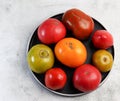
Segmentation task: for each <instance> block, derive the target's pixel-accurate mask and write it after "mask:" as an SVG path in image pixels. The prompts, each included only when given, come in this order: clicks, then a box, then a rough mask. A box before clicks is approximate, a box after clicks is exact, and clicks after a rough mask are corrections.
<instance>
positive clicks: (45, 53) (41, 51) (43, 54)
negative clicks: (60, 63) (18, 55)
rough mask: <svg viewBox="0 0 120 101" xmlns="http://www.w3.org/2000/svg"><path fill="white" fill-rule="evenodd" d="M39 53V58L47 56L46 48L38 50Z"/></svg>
mask: <svg viewBox="0 0 120 101" xmlns="http://www.w3.org/2000/svg"><path fill="white" fill-rule="evenodd" d="M39 55H40V57H41V58H46V57H48V56H49V54H48V51H46V50H40V52H39Z"/></svg>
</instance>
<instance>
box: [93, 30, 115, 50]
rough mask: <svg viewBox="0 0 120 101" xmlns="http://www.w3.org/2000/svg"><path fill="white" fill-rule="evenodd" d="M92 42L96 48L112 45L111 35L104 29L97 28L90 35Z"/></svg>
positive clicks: (105, 47)
mask: <svg viewBox="0 0 120 101" xmlns="http://www.w3.org/2000/svg"><path fill="white" fill-rule="evenodd" d="M92 42H93V44H94V46H95V47H96V48H99V49H107V48H109V47H111V46H112V45H113V37H112V35H111V34H110V33H109V32H108V31H106V30H97V31H96V32H95V33H94V34H93V36H92Z"/></svg>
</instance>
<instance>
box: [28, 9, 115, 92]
mask: <svg viewBox="0 0 120 101" xmlns="http://www.w3.org/2000/svg"><path fill="white" fill-rule="evenodd" d="M93 29H94V21H93V19H92V18H91V17H90V16H88V15H87V14H85V13H84V12H82V11H80V10H78V9H70V10H68V11H66V12H65V13H64V14H63V16H62V20H61V21H60V20H58V19H55V18H49V19H47V20H45V21H44V22H43V23H42V24H41V25H40V26H39V27H38V30H37V35H38V38H39V40H40V44H37V45H35V46H33V47H32V48H31V49H30V50H29V52H28V55H27V60H28V64H29V66H30V68H31V70H32V71H33V72H35V73H38V74H42V73H44V74H45V78H44V82H45V85H46V87H48V88H50V89H52V90H58V89H62V88H64V86H65V85H66V82H67V74H66V72H65V71H64V70H62V69H61V68H60V67H54V68H53V66H54V63H55V58H57V60H58V61H59V62H60V63H62V64H63V65H65V66H67V68H69V69H73V68H74V73H73V76H72V77H73V78H71V79H72V81H73V85H74V87H75V88H76V89H78V90H79V91H82V92H89V91H93V90H95V89H96V88H97V87H98V86H99V84H100V82H101V79H102V75H101V72H108V71H110V69H111V68H112V64H113V57H112V55H111V53H109V52H108V51H107V50H106V49H108V48H110V47H111V46H112V45H113V37H112V35H111V34H110V33H109V32H108V31H106V30H97V31H96V32H94V34H93V35H92V43H93V45H94V47H95V48H97V49H98V50H97V51H95V52H94V54H93V55H92V64H85V62H86V59H87V56H88V54H89V52H87V48H86V46H85V45H84V44H83V43H82V41H83V40H87V39H89V37H90V36H91V33H92V32H93ZM67 30H71V31H72V32H73V35H74V37H66V31H67ZM67 34H69V33H67ZM51 44H55V46H54V50H52V49H51V48H50V47H49V45H51Z"/></svg>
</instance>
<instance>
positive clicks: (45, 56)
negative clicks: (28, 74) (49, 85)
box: [27, 44, 54, 74]
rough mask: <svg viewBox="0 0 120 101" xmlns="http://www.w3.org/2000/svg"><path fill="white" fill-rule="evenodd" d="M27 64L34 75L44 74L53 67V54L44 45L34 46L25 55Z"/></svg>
mask: <svg viewBox="0 0 120 101" xmlns="http://www.w3.org/2000/svg"><path fill="white" fill-rule="evenodd" d="M27 62H28V65H29V67H30V69H31V70H32V71H33V72H35V73H40V74H41V73H44V72H46V71H47V70H48V69H50V68H52V67H53V65H54V53H53V51H52V49H51V48H50V47H48V46H47V45H44V44H37V45H34V46H33V47H32V48H31V49H30V50H29V52H28V54H27Z"/></svg>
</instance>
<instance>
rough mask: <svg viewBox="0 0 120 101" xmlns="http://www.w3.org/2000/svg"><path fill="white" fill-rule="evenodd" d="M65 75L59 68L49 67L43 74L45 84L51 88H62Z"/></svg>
mask: <svg viewBox="0 0 120 101" xmlns="http://www.w3.org/2000/svg"><path fill="white" fill-rule="evenodd" d="M66 80H67V76H66V74H65V72H64V71H63V70H62V69H60V68H52V69H49V70H48V71H47V72H46V74H45V85H46V87H48V88H50V89H52V90H58V89H62V88H63V87H64V86H65V84H66Z"/></svg>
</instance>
